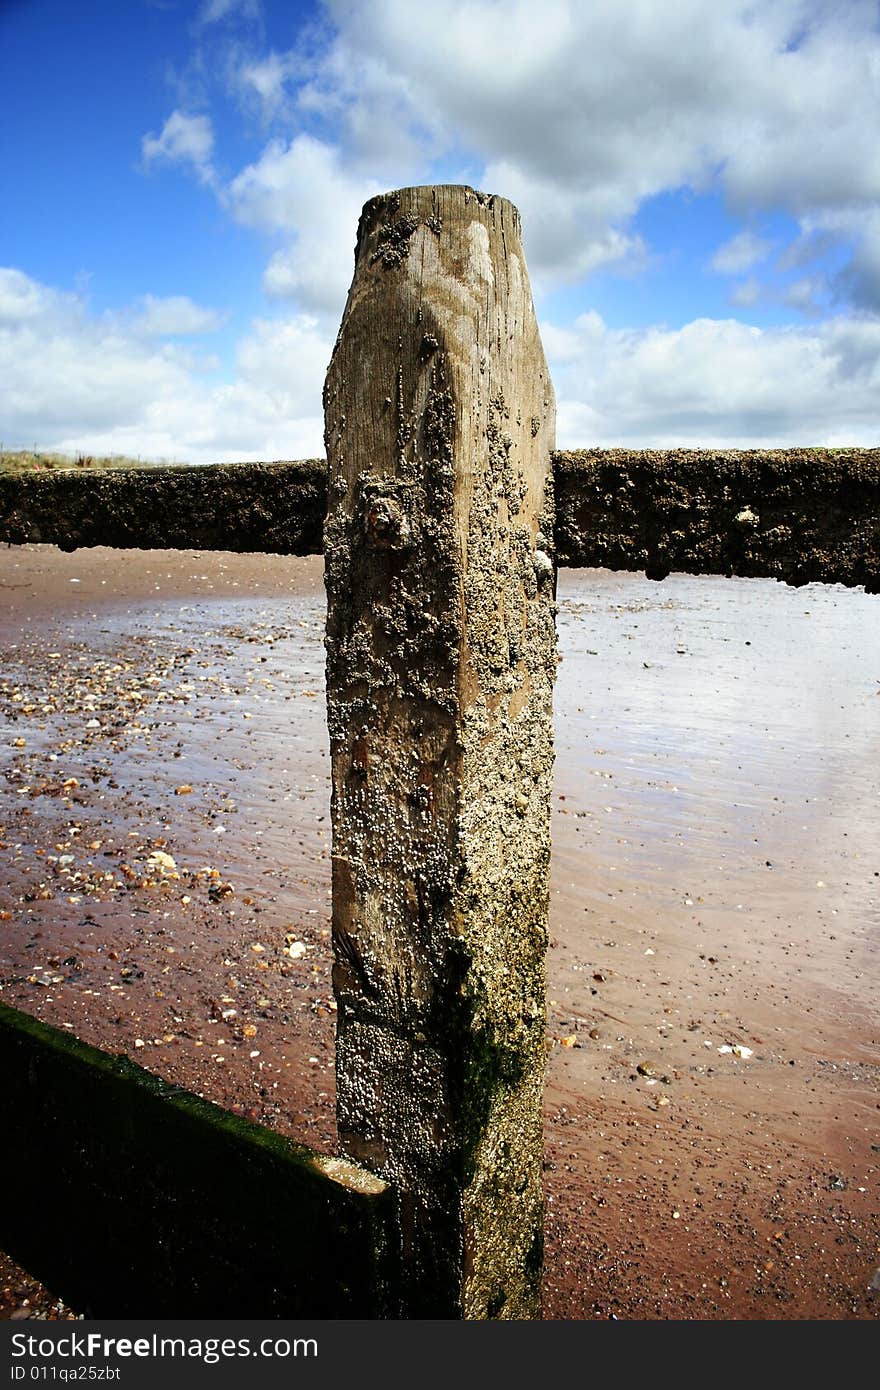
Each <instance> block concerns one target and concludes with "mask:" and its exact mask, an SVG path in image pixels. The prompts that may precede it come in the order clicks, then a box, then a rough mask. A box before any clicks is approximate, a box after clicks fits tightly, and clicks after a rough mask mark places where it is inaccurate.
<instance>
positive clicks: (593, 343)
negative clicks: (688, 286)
mask: <svg viewBox="0 0 880 1390" xmlns="http://www.w3.org/2000/svg"><path fill="white" fill-rule="evenodd" d="M542 334H543V337H544V341H545V344H546V348H547V354H548V359H549V362H550V369H551V373H552V375H553V379H554V382H555V385H556V394H557V398H558V405H559V426H558V431H557V438H558V442H559V447H560V448H574V447H585V446H587V445H590V444H596V445H615V444H620V445H631V446H649V445H653V446H655V447H658V448H659V447H669V446H672V445H676V444H684V445H691V446H694V447H696V446H698V445H719V446H720V445H728V446H735V445H739V446H742V447H769V446H774V445H777V446H784V445H795V444H805V443H809V444H822V443H835V444H843V443H848V444H853V445H856V444H860V445H872V446H873V445H877V444H880V420H878V417H877V409H876V402H877V399H878V393H880V322H878V321H876V320H871V319H846V318H837V319H832V320H830V321H828V322H827V323H823V324H821V325H814V326H811V327H809V328H803V327H798V328H773V329H759V328H754V327H750V326H748V325H746V324H742V323H738V322H736V321H734V320H721V321H719V320H713V319H697V320H695V321H694V322H692V323H688V324H686V325H685V326H684V327H683V328H680V329H675V330H672V329H663V328H649V329H641V330H638V331H632V330H614V329H609V328H607V327H606V325H605V324H604V323H603V322H602V320H601V319H600V318H599V316H598V315H597V314H588V315H584V316H583V318H581V319H579V320H578V321H577V324H576V325H575V328H574V329H569V330H565V331H564V332H563V335H562V337H561V338H559V337H558V336H557V335H558V330H556V329H554V328H553V327H552V326H551V325H548V326H546V327H544V328H542ZM558 349H561V351H558Z"/></svg>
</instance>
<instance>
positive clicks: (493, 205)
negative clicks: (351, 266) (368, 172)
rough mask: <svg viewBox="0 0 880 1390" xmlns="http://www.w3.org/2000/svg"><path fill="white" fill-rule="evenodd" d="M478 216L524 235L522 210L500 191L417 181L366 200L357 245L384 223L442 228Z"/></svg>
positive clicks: (512, 232)
mask: <svg viewBox="0 0 880 1390" xmlns="http://www.w3.org/2000/svg"><path fill="white" fill-rule="evenodd" d="M475 218H476V220H478V221H483V222H486V223H489V222H496V221H500V222H501V223H503V224H504V226H505V229H506V232H507V234H508V235H511V234H513V235H514V236H516V237H520V236H521V235H522V227H521V219H520V215H519V210H518V209H517V208H516V207H515V206H514V204H513V203H511V202H510V200H509V199H508V198H503V197H501V195H500V194H498V193H483V192H481V191H480V190H479V189H476V188H472V187H471V186H470V184H466V183H439V184H415V185H413V186H411V187H408V188H395V189H391V190H390V191H389V192H388V193H378V194H376V196H375V197H373V198H370V199H368V201H367V202H366V203H364V206H363V210H362V212H361V217H360V223H359V225H358V236H357V249H358V250H359V249H360V247H361V245H362V243H363V239H364V237H365V236H367V235H368V234H369V232H370V231H371V230H373V229H375V228H376V227H377V225H384V224H399V226H400V227H401V228H403V229H405V230H407V231H411V228H408V227H407V226H406V224H407V223H412V226H415V225H416V224H417V223H421V222H424V223H425V225H427V226H428V227H430V228H431V229H432V230H434V231H436V232H439V231H440V228H441V226H442V225H443V223H444V221H445V222H453V221H457V220H464V219H467V220H474V219H475Z"/></svg>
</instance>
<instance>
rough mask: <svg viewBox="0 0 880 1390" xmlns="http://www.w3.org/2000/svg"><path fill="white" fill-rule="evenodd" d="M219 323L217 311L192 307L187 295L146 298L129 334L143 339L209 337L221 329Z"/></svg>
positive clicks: (198, 306)
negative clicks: (204, 335)
mask: <svg viewBox="0 0 880 1390" xmlns="http://www.w3.org/2000/svg"><path fill="white" fill-rule="evenodd" d="M221 322H222V316H221V315H220V314H218V313H217V312H216V310H214V309H205V308H203V306H202V305H200V304H195V303H194V302H193V300H191V299H190V298H189V297H188V296H187V295H184V294H177V295H168V296H165V297H163V298H158V297H157V296H155V295H152V294H145V295H144V296H143V299H142V300H141V308H140V312H139V314H138V315H137V317H136V319H135V320H134V322H133V323H132V331H133V332H134V333H138V334H142V335H143V336H144V337H145V338H165V337H179V336H187V335H189V334H193V333H211V332H213V330H214V329H215V328H219V327H220V324H221Z"/></svg>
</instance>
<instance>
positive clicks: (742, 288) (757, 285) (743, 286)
mask: <svg viewBox="0 0 880 1390" xmlns="http://www.w3.org/2000/svg"><path fill="white" fill-rule="evenodd" d="M760 298H761V282H760V281H759V280H757V279H756V278H755V276H754V275H750V276H749V278H748V279H747V280H743V281H742V282H741V283H740V284H738V285H736V286H735V287H734V289H732V290H731V292H730V302H731V304H736V305H737V306H738V307H739V308H742V309H747V308H749V307H750V306H751V305H752V304H757V302H758V300H759V299H760Z"/></svg>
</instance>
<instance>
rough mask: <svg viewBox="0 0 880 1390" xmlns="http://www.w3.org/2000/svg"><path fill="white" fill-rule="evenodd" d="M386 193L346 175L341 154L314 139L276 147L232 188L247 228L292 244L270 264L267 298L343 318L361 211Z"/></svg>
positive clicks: (279, 143)
mask: <svg viewBox="0 0 880 1390" xmlns="http://www.w3.org/2000/svg"><path fill="white" fill-rule="evenodd" d="M380 191H381V187H380V185H379V184H377V183H376V182H375V181H374V180H371V179H369V178H366V177H364V176H362V175H360V174H358V173H356V172H355V173H352V172H350V171H349V170H347V169H345V168H344V167H343V165H342V162H341V160H340V158H339V153H338V151H337V150H336V149H335V148H334V147H333V146H330V145H327V144H324V143H323V142H321V141H320V140H315V139H313V138H312V137H311V136H308V135H299V136H297V137H296V139H295V140H293V141H291V142H290V144H286V143H285V142H284V141H282V140H273V141H271V142H270V143H269V144H268V145H267V146H266V148H265V150H264V151H263V154H262V156H261V157H260V159H259V160H258V161H257V163H256V164H252V165H250V166H249V167H248V168H247V169H244V170H242V172H241V173H240V174H239V175H238V177H237V178H236V179H235V180H234V181H233V183H232V184H231V186H230V189H229V194H228V198H229V205H230V207H231V208H232V210H233V212H234V214H235V216H236V217H237V218H238V219H239V221H241V222H245V223H248V224H249V225H251V226H255V227H259V228H261V229H262V230H264V231H268V232H281V233H285V234H286V235H287V237H289V238H291V240H290V241H289V242H286V244H285V245H284V246H283V248H282V249H281V250H279V251H277V252H276V253H275V254H274V255H273V257H272V259H271V261H270V262H269V266H268V269H267V271H266V275H265V279H264V288H265V290H266V293H267V294H269V295H270V296H273V297H295V298H296V299H297V301H298V303H299V304H300V305H301V306H302V307H303V308H305V309H310V310H317V311H319V312H326V313H331V314H334V315H336V317H337V319H338V317H339V315H341V312H342V307H343V305H344V303H345V295H346V292H347V290H348V286H349V284H350V283H351V277H352V272H353V268H354V255H353V248H354V237H355V230H356V228H357V223H358V218H359V216H360V211H361V208H362V206H363V204H364V202H365V201H366V200H367V198H369V197H372V195H373V194H374V193H378V192H380Z"/></svg>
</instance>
